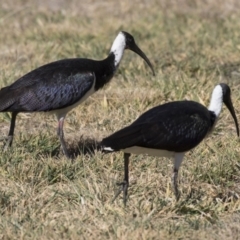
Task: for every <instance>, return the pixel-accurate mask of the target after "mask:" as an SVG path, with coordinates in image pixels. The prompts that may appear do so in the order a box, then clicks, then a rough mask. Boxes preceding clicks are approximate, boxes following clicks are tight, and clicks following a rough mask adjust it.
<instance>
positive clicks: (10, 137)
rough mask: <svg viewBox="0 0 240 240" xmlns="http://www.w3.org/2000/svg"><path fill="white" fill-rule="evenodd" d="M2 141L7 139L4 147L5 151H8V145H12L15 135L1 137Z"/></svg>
mask: <svg viewBox="0 0 240 240" xmlns="http://www.w3.org/2000/svg"><path fill="white" fill-rule="evenodd" d="M1 141H6V143H5V145H4V147H3V151H4V152H6V151H7V149H8V147H11V145H12V141H13V136H6V137H1V138H0V142H1Z"/></svg>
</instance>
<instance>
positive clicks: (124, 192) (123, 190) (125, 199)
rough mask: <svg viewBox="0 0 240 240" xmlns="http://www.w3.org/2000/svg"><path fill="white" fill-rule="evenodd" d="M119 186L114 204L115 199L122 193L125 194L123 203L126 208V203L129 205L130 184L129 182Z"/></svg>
mask: <svg viewBox="0 0 240 240" xmlns="http://www.w3.org/2000/svg"><path fill="white" fill-rule="evenodd" d="M117 185H118V186H120V188H119V190H118V191H117V193H116V194H115V196H114V198H113V200H112V202H114V201H115V199H116V198H117V197H118V196H119V195H120V193H121V192H123V203H124V206H125V207H126V203H127V192H128V182H127V181H125V180H124V181H123V182H121V183H117Z"/></svg>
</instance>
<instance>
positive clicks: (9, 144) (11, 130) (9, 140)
mask: <svg viewBox="0 0 240 240" xmlns="http://www.w3.org/2000/svg"><path fill="white" fill-rule="evenodd" d="M17 114H18V112H12V119H11V125H10V129H9V133H8V137H7V142H6V144H5V146H4V149H3V151H6V150H7V149H8V147H11V146H12V141H13V135H14V129H15V123H16V117H17Z"/></svg>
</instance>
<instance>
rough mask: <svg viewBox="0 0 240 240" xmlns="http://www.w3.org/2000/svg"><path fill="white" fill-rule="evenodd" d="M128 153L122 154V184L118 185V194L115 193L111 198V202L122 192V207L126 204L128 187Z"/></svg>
mask: <svg viewBox="0 0 240 240" xmlns="http://www.w3.org/2000/svg"><path fill="white" fill-rule="evenodd" d="M130 155H131V154H130V153H124V180H123V182H122V183H119V184H118V185H119V186H120V188H119V190H118V192H117V193H116V195H115V197H114V198H113V200H112V202H114V201H115V199H116V198H117V197H118V196H119V194H120V193H121V192H122V191H123V203H124V206H126V203H127V193H128V185H129V180H128V176H129V171H128V165H129V157H130Z"/></svg>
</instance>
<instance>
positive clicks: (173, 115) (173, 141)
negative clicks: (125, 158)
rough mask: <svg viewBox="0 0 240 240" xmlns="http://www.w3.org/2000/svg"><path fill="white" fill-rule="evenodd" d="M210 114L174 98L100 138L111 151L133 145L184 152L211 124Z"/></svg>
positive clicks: (188, 102) (200, 139) (190, 103)
mask: <svg viewBox="0 0 240 240" xmlns="http://www.w3.org/2000/svg"><path fill="white" fill-rule="evenodd" d="M212 118H214V116H213V115H211V113H210V112H209V111H208V110H207V109H206V108H205V107H204V106H202V105H200V104H199V103H196V102H192V101H178V102H171V103H167V104H163V105H160V106H158V107H155V108H153V109H150V110H149V111H147V112H145V113H144V114H143V115H141V116H140V117H139V118H138V119H137V120H136V121H135V122H133V123H132V124H131V125H130V126H128V127H126V128H123V129H121V130H119V131H118V132H116V133H114V134H112V135H111V136H109V137H107V138H105V139H103V140H102V145H103V146H105V147H111V148H112V149H114V150H121V149H125V148H129V147H133V146H140V147H145V148H154V149H163V150H168V151H175V152H185V151H188V150H190V149H192V148H194V147H195V146H197V145H198V144H199V143H200V142H201V141H202V140H203V138H204V137H205V136H206V135H207V133H208V132H209V130H210V129H211V127H212V125H213V122H214V121H213V119H212Z"/></svg>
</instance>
